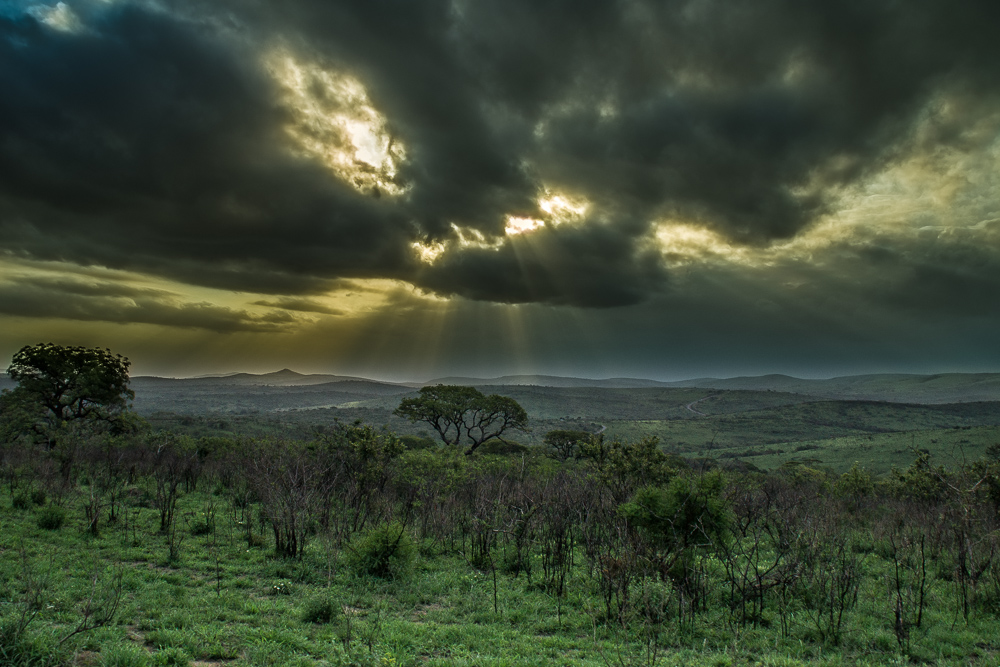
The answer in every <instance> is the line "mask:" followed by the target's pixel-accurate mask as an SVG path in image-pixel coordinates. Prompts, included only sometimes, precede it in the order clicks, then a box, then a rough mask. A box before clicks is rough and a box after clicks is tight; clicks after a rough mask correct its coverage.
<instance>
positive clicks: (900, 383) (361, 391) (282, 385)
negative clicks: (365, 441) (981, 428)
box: [0, 368, 1000, 409]
mask: <svg viewBox="0 0 1000 667" xmlns="http://www.w3.org/2000/svg"><path fill="white" fill-rule="evenodd" d="M131 384H132V388H133V389H134V390H135V391H136V392H137V405H138V404H139V403H141V404H143V405H144V407H148V406H150V404H151V403H152V402H154V401H156V400H159V399H167V398H168V397H170V398H172V397H174V396H177V397H179V396H180V395H181V394H191V393H192V392H194V393H197V394H198V396H199V397H200V398H201V400H200V401H198V403H202V402H205V403H211V402H212V400H211V398H212V396H213V395H218V396H219V397H221V396H222V395H226V396H227V398H226V399H224V400H223V401H222V402H223V403H227V404H231V403H232V401H234V400H236V398H237V396H239V394H240V393H242V392H245V391H248V390H256V389H265V388H266V389H269V390H271V391H268V392H267V393H268V394H273V396H269V397H268V399H267V400H266V401H265V403H267V404H270V405H273V404H274V403H275V402H276V403H279V404H282V406H283V407H284V406H287V405H290V403H291V401H292V400H293V399H292V398H291V397H288V398H287V399H285V400H276V393H275V392H279V393H280V391H282V390H289V391H291V392H292V393H299V394H302V393H303V392H302V390H304V389H306V388H313V390H314V391H310V392H308V393H311V394H312V396H311V398H312V399H313V400H310V401H309V402H308V403H309V404H312V405H316V404H323V405H329V404H344V403H349V402H354V401H370V400H372V399H376V398H379V397H391V396H396V395H402V394H405V393H408V392H411V391H413V390H414V389H416V388H419V387H421V386H427V385H435V384H461V385H471V386H476V387H480V388H488V387H523V388H529V387H553V388H561V389H585V388H595V389H620V390H628V389H660V388H662V389H709V390H711V389H717V390H744V391H771V392H780V393H783V394H796V395H799V396H802V397H810V399H811V400H815V399H837V400H865V401H889V402H893V403H923V404H934V403H963V402H974V401H1000V373H940V374H936V375H913V374H902V373H896V374H890V373H883V374H870V375H849V376H844V377H835V378H829V379H823V380H805V379H802V378H796V377H791V376H788V375H777V374H774V375H760V376H752V377H734V378H695V379H691V380H680V381H674V382H661V381H657V380H648V379H643V378H606V379H599V380H595V379H590V378H578V377H564V376H556V375H505V376H501V377H494V378H477V377H443V378H437V379H434V380H430V381H428V382H424V383H420V382H382V381H379V380H370V379H368V378H362V377H355V376H349V375H330V374H303V373H297V372H295V371H292V370H289V369H287V368H285V369H282V370H280V371H276V372H274V373H262V374H253V373H234V374H230V375H212V376H201V377H193V378H162V377H153V376H136V377H133V378H132V380H131ZM14 386H15V383H14V382H13V381H12V380H11V379H10V378H9V377H8V376H7V374H6V373H0V389H10V388H13V387H14ZM296 388H299V389H296ZM256 393H258V394H259V392H256ZM321 394H329V398H330V400H325V399H321V398H320V395H321ZM189 398H190V397H189ZM168 402H171V401H168ZM187 402H188V401H185V403H187ZM237 402H242V401H237ZM303 407H305V406H303ZM265 409H266V408H265ZM554 409H555V408H554Z"/></svg>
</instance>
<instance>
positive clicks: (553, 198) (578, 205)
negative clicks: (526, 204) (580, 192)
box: [538, 191, 590, 224]
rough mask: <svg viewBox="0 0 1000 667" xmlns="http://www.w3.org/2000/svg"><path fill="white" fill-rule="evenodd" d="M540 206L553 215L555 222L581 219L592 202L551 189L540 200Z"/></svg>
mask: <svg viewBox="0 0 1000 667" xmlns="http://www.w3.org/2000/svg"><path fill="white" fill-rule="evenodd" d="M538 207H539V208H540V209H542V210H543V211H545V212H546V213H548V214H549V215H550V216H551V217H552V221H553V222H554V223H555V224H559V223H561V222H569V221H573V220H580V219H581V218H583V217H584V216H585V215H586V214H587V211H589V210H590V202H588V201H587V200H585V199H576V198H572V197H569V196H567V195H563V194H554V193H551V192H549V191H546V192H545V196H544V197H542V198H541V199H539V200H538Z"/></svg>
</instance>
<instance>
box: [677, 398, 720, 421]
mask: <svg viewBox="0 0 1000 667" xmlns="http://www.w3.org/2000/svg"><path fill="white" fill-rule="evenodd" d="M713 396H715V394H709V395H708V396H702V397H701V398H699V399H698V400H697V401H691V402H690V403H688V404H687V405H685V406H684V407H685V408H687V409H688V410H690V411H691V412H693V413H695V414H696V415H699V416H701V417H707V416H708V415H706V414H705V413H704V412H699V411H698V410H695V409H694V407H693V406H695V405H697V404H698V403H701V402H702V401H704V400H707V399H709V398H712V397H713Z"/></svg>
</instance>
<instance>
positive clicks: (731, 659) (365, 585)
mask: <svg viewBox="0 0 1000 667" xmlns="http://www.w3.org/2000/svg"><path fill="white" fill-rule="evenodd" d="M80 492H81V493H85V492H86V489H80ZM142 493H143V490H142V489H141V488H140V487H136V489H135V495H136V497H137V503H136V505H135V506H133V507H132V508H130V509H129V510H128V514H127V520H126V519H123V520H122V521H120V522H119V524H118V525H115V526H109V527H106V528H105V530H104V531H103V532H102V533H101V535H100V536H97V537H95V536H92V535H89V534H88V533H86V532H85V523H84V522H83V518H82V516H79V515H78V513H77V512H76V511H74V509H73V505H74V504H75V503H74V500H75V499H73V498H67V499H65V500H66V503H65V504H66V506H67V509H69V513H68V517H67V522H66V523H65V525H63V526H62V527H60V528H59V529H57V530H43V529H41V528H39V527H38V526H37V525H36V521H37V518H38V515H39V514H40V513H41V512H42V511H43V508H34V509H22V510H15V509H12V507H11V497H10V495H9V494H7V493H4V494H2V495H0V521H2V531H0V556H2V557H0V590H2V591H4V593H3V594H0V601H2V605H3V606H2V607H0V609H2V610H3V619H4V621H9V620H10V618H11V617H12V616H15V615H16V614H17V613H19V612H20V610H21V609H22V607H24V608H27V609H28V610H29V612H30V613H32V614H37V616H35V617H34V621H33V623H32V625H31V626H29V627H30V633H31V638H30V642H29V646H30V649H31V650H32V651H34V652H36V653H37V655H38V656H39V659H40V662H39V664H42V662H41V657H43V656H50V657H51V656H57V657H58V659H59V660H60V661H63V662H59V663H58V664H72V665H107V666H112V665H115V666H122V667H124V666H138V667H142V666H148V665H197V666H201V667H205V666H207V665H232V666H233V667H237V666H239V667H242V666H244V665H245V666H250V665H253V666H258V665H298V666H301V667H306V666H310V667H311V666H319V665H350V664H354V665H400V666H403V665H441V666H444V665H496V666H502V665H603V666H609V665H641V664H644V665H651V664H658V665H704V666H705V667H725V666H729V665H744V664H745V665H750V664H752V665H774V666H779V665H780V666H788V667H791V666H796V665H830V666H833V665H854V664H857V665H898V664H903V663H904V662H906V660H907V658H906V657H904V656H901V655H900V653H899V650H898V647H897V643H896V640H895V638H894V637H893V635H892V630H891V600H890V598H889V596H888V595H887V591H886V589H885V584H884V577H885V576H887V573H888V568H889V564H888V563H887V562H886V561H884V560H883V559H882V558H881V557H880V556H879V555H878V554H877V553H864V554H862V557H863V559H864V565H865V580H864V584H863V589H862V594H861V602H860V603H859V605H858V606H857V607H856V608H855V609H853V610H852V611H850V612H849V628H850V629H849V630H848V631H847V632H846V633H845V635H844V638H843V641H842V642H841V645H840V646H837V647H831V646H825V645H824V644H823V643H822V642H818V641H817V639H816V634H815V629H814V627H813V621H812V620H811V617H810V615H809V613H808V612H807V610H806V609H805V608H804V607H802V608H801V609H799V607H798V606H796V607H795V608H796V609H799V611H797V612H793V613H792V614H791V616H790V619H791V627H790V630H789V632H788V633H787V636H783V635H782V634H781V633H779V632H778V631H777V630H776V629H775V628H774V627H768V626H767V625H764V626H762V627H756V628H755V627H747V628H742V629H740V630H739V631H738V632H734V631H733V630H732V626H731V625H730V624H728V622H727V620H726V615H725V613H724V612H723V609H722V606H721V605H720V606H718V607H717V608H715V610H714V611H713V610H712V609H709V610H708V611H707V612H706V613H705V614H703V615H702V616H701V617H700V618H698V619H697V620H696V621H694V622H693V623H690V624H685V625H683V626H681V625H678V624H676V623H674V622H668V623H666V624H665V625H664V626H663V628H662V629H661V630H662V632H661V634H660V635H659V637H658V644H657V646H658V648H657V650H656V653H655V655H654V654H651V653H649V652H648V650H649V645H648V644H646V643H644V642H643V641H642V639H641V638H642V636H643V635H642V632H641V631H640V630H641V628H640V627H636V626H629V627H621V626H618V625H617V624H615V623H608V622H607V620H606V619H604V618H603V617H602V615H601V613H600V604H599V602H598V600H597V598H596V597H595V593H596V592H595V589H594V583H593V582H594V579H593V577H592V576H591V575H588V573H587V568H586V565H585V560H584V559H583V558H582V557H581V558H580V559H579V562H578V564H577V566H576V567H574V568H573V569H572V571H571V573H570V579H569V582H568V585H567V593H566V595H565V596H563V597H558V598H557V597H556V596H553V595H551V594H550V593H547V592H546V591H545V590H544V589H542V588H540V587H538V586H534V585H531V584H530V583H529V582H528V580H527V579H526V578H525V577H524V576H523V575H522V576H520V577H517V578H515V577H512V576H509V575H507V574H503V573H501V574H499V575H498V576H497V578H496V580H495V583H494V579H493V577H492V576H491V573H490V572H489V571H488V570H487V571H483V570H481V569H476V568H474V567H472V566H471V565H470V564H469V563H468V562H467V561H466V560H465V559H464V558H463V557H462V555H461V553H460V550H459V549H454V550H448V549H442V548H441V547H440V545H433V544H431V543H429V542H428V543H425V544H423V545H422V546H421V548H420V551H419V554H418V556H417V558H416V562H415V563H414V564H413V566H412V568H411V569H410V570H409V571H407V572H406V573H405V575H403V576H400V577H398V578H397V579H394V580H383V579H379V578H375V577H370V576H358V575H357V574H355V573H354V572H352V571H351V569H350V566H349V561H350V559H349V550H350V545H349V544H348V545H347V546H346V547H345V548H344V549H342V550H337V549H335V548H333V546H332V544H331V543H330V542H325V541H324V540H322V539H320V538H317V539H314V540H313V541H312V543H311V545H310V547H309V549H307V551H306V552H305V553H304V555H303V557H302V559H301V560H294V559H293V560H288V559H280V558H276V557H274V556H273V555H272V553H271V551H270V550H269V548H268V546H267V544H266V541H265V542H261V543H260V544H259V546H253V547H249V548H248V546H247V543H246V541H245V540H244V539H243V538H242V535H243V527H242V526H240V525H239V524H238V523H237V522H235V521H234V520H233V519H232V518H231V516H230V515H229V514H228V513H227V512H226V508H225V504H224V502H223V501H222V500H221V499H220V498H219V497H217V496H214V495H212V494H211V493H206V492H193V493H189V494H185V495H184V496H183V497H182V498H181V501H180V505H179V508H178V511H179V514H178V517H179V524H178V525H179V528H178V533H179V535H175V536H174V538H173V539H174V540H175V541H178V542H179V545H178V546H177V548H176V553H175V557H173V558H171V557H170V548H169V546H168V542H169V541H170V539H171V538H170V537H169V536H166V535H162V534H159V533H158V531H157V516H156V513H155V511H154V510H152V509H151V508H148V507H143V504H142V501H141V495H142ZM210 515H214V517H215V519H214V521H212V522H210V523H209V524H206V518H208V517H209V516H210ZM206 525H210V526H211V530H207V529H201V530H199V529H197V527H198V526H206ZM717 567H719V566H718V563H717V562H715V564H713V561H709V562H708V568H709V569H710V570H712V569H713V568H717ZM715 574H716V575H717V574H718V573H717V572H716V573H715ZM116 578H120V582H121V584H120V586H121V590H122V592H123V599H122V603H121V607H120V609H119V610H118V613H117V614H116V616H115V618H114V620H113V622H112V623H110V624H109V625H107V626H105V627H101V628H98V629H96V630H94V631H91V632H82V633H79V634H76V635H72V636H70V635H71V633H72V631H73V630H74V628H76V627H78V624H79V621H80V619H81V617H82V614H81V608H82V606H83V605H84V604H85V602H86V600H87V599H88V597H89V596H91V595H92V593H93V592H94V591H95V590H96V591H97V598H100V597H101V596H106V595H108V594H109V591H110V590H111V589H112V588H113V587H114V582H115V580H116ZM494 586H495V587H496V588H494ZM650 590H655V585H653V587H652V588H651V589H650ZM494 591H495V595H496V598H495V599H496V607H495V608H494ZM635 593H636V594H637V595H642V594H647V593H648V591H647V592H643V590H640V589H637V590H636V592H635ZM928 596H929V599H930V600H931V601H932V604H931V606H930V607H929V609H928V612H927V619H926V621H925V624H924V626H923V630H921V631H920V632H919V633H918V632H915V633H914V635H915V636H914V637H913V638H912V642H913V646H912V648H911V651H910V655H911V658H910V659H915V660H917V661H922V662H926V663H935V664H954V665H960V664H961V665H972V664H976V665H978V664H982V665H989V664H997V660H998V659H1000V653H998V649H1000V625H998V624H997V623H996V621H995V619H994V618H993V617H992V616H989V615H976V616H974V617H973V618H972V619H971V620H970V621H969V622H965V621H962V620H961V619H959V618H958V617H957V616H956V612H955V611H954V609H953V604H952V602H953V592H952V591H951V589H950V585H949V583H948V582H947V581H946V580H944V579H935V580H934V581H933V582H932V584H931V586H930V588H929V591H928ZM796 604H797V605H798V604H800V603H796ZM327 616H329V618H328V617H327ZM67 636H69V637H68V639H64V638H65V637H67ZM45 664H51V663H45Z"/></svg>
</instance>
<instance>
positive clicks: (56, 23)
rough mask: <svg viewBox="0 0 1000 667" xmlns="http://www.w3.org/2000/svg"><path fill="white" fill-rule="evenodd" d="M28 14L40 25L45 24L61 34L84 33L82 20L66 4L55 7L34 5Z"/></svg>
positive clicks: (60, 3) (62, 3) (57, 4)
mask: <svg viewBox="0 0 1000 667" xmlns="http://www.w3.org/2000/svg"><path fill="white" fill-rule="evenodd" d="M28 14H29V15H31V16H32V17H34V18H35V19H36V20H37V21H39V22H40V23H44V24H45V25H47V26H48V27H50V28H52V29H53V30H58V31H59V32H82V31H83V23H82V22H81V21H80V18H79V17H78V16H77V15H76V14H75V13H73V10H72V9H70V7H69V5H67V4H66V3H65V2H59V3H56V5H55V6H54V7H50V6H48V5H32V6H31V7H29V8H28Z"/></svg>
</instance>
